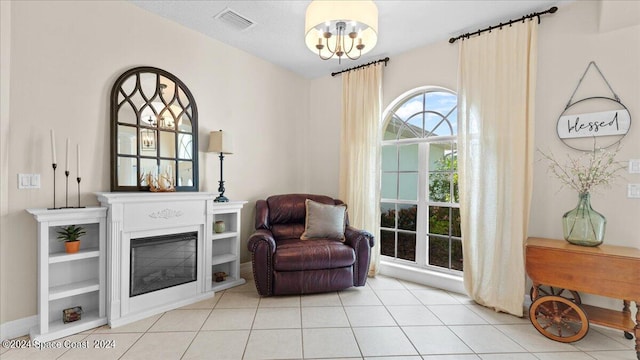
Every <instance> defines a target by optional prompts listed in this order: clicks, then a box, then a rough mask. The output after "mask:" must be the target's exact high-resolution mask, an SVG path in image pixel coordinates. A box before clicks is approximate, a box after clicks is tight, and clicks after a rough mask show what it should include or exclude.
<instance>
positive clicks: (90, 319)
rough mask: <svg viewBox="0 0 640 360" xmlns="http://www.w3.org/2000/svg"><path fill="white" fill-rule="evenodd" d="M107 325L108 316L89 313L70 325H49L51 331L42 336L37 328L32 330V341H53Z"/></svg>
mask: <svg viewBox="0 0 640 360" xmlns="http://www.w3.org/2000/svg"><path fill="white" fill-rule="evenodd" d="M106 323H107V317H106V316H102V317H101V316H100V315H99V314H98V311H89V312H86V313H83V314H82V319H80V320H78V321H74V322H70V323H66V324H65V323H64V322H63V321H62V320H57V321H52V322H51V323H49V331H48V332H47V333H46V334H41V333H40V332H39V331H38V327H37V326H36V327H35V328H34V329H32V330H31V339H32V340H38V341H43V342H44V341H51V340H55V339H59V338H62V337H65V336H69V335H72V334H77V333H79V332H82V331H85V330H89V329H93V328H96V327H98V326H101V325H104V324H106Z"/></svg>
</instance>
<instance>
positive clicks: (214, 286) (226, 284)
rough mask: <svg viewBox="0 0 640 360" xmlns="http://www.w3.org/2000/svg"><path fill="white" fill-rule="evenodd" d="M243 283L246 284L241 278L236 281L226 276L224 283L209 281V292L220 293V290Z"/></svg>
mask: <svg viewBox="0 0 640 360" xmlns="http://www.w3.org/2000/svg"><path fill="white" fill-rule="evenodd" d="M244 283H246V280H245V279H243V278H239V279H237V278H234V277H231V276H227V278H226V279H225V280H224V281H220V282H216V281H215V280H214V281H211V290H213V291H220V290H224V289H228V288H232V287H234V286H238V285H242V284H244Z"/></svg>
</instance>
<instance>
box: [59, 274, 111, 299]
mask: <svg viewBox="0 0 640 360" xmlns="http://www.w3.org/2000/svg"><path fill="white" fill-rule="evenodd" d="M98 290H100V283H99V282H98V279H92V280H85V281H79V282H75V283H71V284H65V285H60V286H54V287H51V288H49V300H58V299H63V298H66V297H70V296H75V295H80V294H86V293H89V292H92V291H98Z"/></svg>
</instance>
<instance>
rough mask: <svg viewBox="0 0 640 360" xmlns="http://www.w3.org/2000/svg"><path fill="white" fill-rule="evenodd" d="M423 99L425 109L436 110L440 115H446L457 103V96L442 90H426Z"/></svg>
mask: <svg viewBox="0 0 640 360" xmlns="http://www.w3.org/2000/svg"><path fill="white" fill-rule="evenodd" d="M425 99H426V100H425V103H426V107H427V109H429V110H433V111H437V112H439V113H440V114H442V115H447V114H448V113H449V112H451V110H452V109H454V108H455V107H456V106H457V105H458V97H457V96H456V95H455V94H451V93H449V92H444V91H433V92H428V93H426V94H425Z"/></svg>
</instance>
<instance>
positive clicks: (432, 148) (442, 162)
mask: <svg viewBox="0 0 640 360" xmlns="http://www.w3.org/2000/svg"><path fill="white" fill-rule="evenodd" d="M454 155H455V152H454V151H453V149H452V144H451V143H433V144H430V145H429V170H431V171H451V170H455V169H456V168H457V157H456V156H454Z"/></svg>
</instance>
